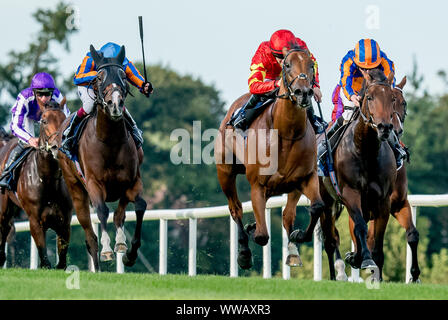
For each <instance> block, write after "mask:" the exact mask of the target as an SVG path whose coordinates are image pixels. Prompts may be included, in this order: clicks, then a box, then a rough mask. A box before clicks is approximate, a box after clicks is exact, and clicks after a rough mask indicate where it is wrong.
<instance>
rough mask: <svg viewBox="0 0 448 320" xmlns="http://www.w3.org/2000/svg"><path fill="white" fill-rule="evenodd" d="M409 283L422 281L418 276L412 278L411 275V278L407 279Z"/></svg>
mask: <svg viewBox="0 0 448 320" xmlns="http://www.w3.org/2000/svg"><path fill="white" fill-rule="evenodd" d="M409 283H417V284H420V283H422V281H421V280H420V278H417V279H415V280H414V278H413V277H411V278H410V279H409Z"/></svg>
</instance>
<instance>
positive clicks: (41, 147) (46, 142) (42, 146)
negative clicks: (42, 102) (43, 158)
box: [39, 108, 63, 152]
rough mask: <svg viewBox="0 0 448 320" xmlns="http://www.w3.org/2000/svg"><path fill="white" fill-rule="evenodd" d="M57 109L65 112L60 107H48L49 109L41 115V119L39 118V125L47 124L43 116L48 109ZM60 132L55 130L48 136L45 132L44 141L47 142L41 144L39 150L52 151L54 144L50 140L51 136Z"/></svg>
mask: <svg viewBox="0 0 448 320" xmlns="http://www.w3.org/2000/svg"><path fill="white" fill-rule="evenodd" d="M56 110H57V111H60V112H63V111H62V110H61V109H60V108H47V109H45V110H44V112H43V113H42V115H41V120H39V125H40V126H42V125H45V123H43V122H42V116H43V115H44V114H45V112H47V111H56ZM58 134H59V130H58V131H55V132H53V133H52V134H50V135H49V136H47V135H46V133H45V132H44V143H45V144H43V145H40V146H39V150H40V151H44V152H50V150H51V147H52V146H51V145H50V144H49V143H48V142H49V141H50V140H51V138H53V137H54V136H56V135H58Z"/></svg>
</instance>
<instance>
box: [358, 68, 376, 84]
mask: <svg viewBox="0 0 448 320" xmlns="http://www.w3.org/2000/svg"><path fill="white" fill-rule="evenodd" d="M359 70H360V71H361V73H362V75H363V77H364V79H365V80H366V82H367V84H369V83H371V82H372V81H373V78H372V76H371V75H370V74H369V72H368V71H366V70H363V69H359Z"/></svg>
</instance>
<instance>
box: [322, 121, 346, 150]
mask: <svg viewBox="0 0 448 320" xmlns="http://www.w3.org/2000/svg"><path fill="white" fill-rule="evenodd" d="M343 123H344V118H342V117H339V118H337V119H336V121H335V122H334V123H333V125H332V126H331V128H330V130H328V132H327V138H328V139H330V138H331V137H332V136H333V135H334V133H335V132H336V131H338V130H339V128H340V127H341V126H342V124H343ZM326 151H327V144H326V142H325V139H322V140H321V141H320V142H319V145H318V147H317V158H318V159H319V158H321V157H322V155H323V154H324V153H325V152H326Z"/></svg>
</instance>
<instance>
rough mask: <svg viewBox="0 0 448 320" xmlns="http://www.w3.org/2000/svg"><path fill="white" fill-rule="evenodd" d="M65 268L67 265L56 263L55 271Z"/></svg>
mask: <svg viewBox="0 0 448 320" xmlns="http://www.w3.org/2000/svg"><path fill="white" fill-rule="evenodd" d="M66 268H67V264H66V263H58V264H57V265H56V269H58V270H65V269H66Z"/></svg>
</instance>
